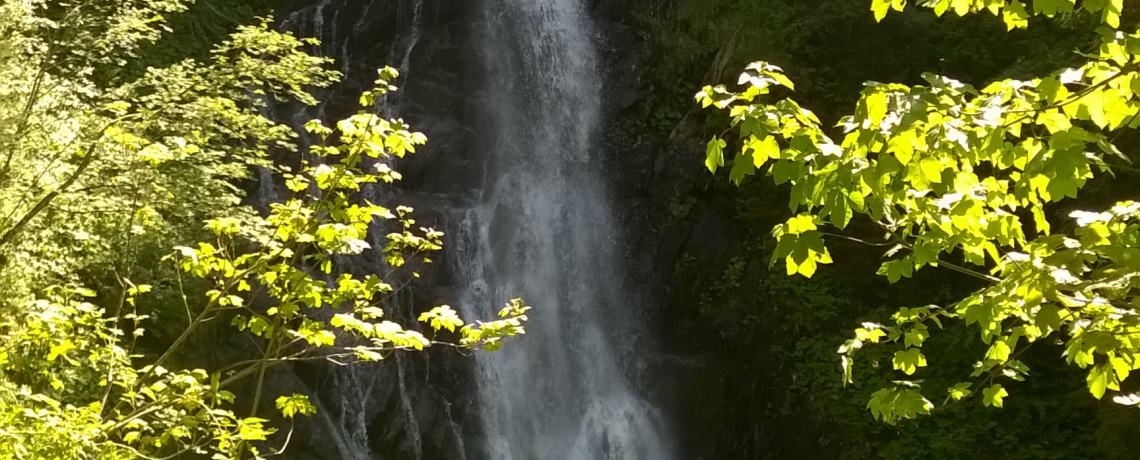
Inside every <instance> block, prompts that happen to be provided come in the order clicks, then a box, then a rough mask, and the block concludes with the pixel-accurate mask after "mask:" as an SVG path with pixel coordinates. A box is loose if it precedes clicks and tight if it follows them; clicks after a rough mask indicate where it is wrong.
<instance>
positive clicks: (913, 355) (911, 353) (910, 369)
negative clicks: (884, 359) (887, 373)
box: [891, 348, 926, 375]
mask: <svg viewBox="0 0 1140 460" xmlns="http://www.w3.org/2000/svg"><path fill="white" fill-rule="evenodd" d="M891 363H892V364H893V365H894V367H895V369H897V370H901V371H903V373H905V374H906V375H913V374H914V372H915V371H916V370H917V369H918V368H920V367H926V356H923V354H922V352H921V351H919V349H917V348H908V349H907V350H905V351H903V350H899V351H896V352H895V357H894V359H892V360H891Z"/></svg>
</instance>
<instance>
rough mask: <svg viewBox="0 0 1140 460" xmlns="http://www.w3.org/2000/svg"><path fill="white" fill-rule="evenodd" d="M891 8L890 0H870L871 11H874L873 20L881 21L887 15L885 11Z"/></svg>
mask: <svg viewBox="0 0 1140 460" xmlns="http://www.w3.org/2000/svg"><path fill="white" fill-rule="evenodd" d="M890 10H891V0H873V1H872V2H871V12H873V13H875V22H879V21H882V20H883V18H885V17H887V12H888V11H890Z"/></svg>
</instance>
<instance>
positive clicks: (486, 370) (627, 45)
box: [235, 0, 837, 460]
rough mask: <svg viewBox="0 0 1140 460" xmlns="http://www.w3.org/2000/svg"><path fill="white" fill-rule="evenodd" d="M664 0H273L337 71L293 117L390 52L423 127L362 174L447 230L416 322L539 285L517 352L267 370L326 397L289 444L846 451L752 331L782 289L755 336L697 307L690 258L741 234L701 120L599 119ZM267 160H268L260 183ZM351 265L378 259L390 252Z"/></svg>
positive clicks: (663, 455)
mask: <svg viewBox="0 0 1140 460" xmlns="http://www.w3.org/2000/svg"><path fill="white" fill-rule="evenodd" d="M671 4H672V2H664V1H663V0H653V1H649V2H644V1H640V0H639V1H636V2H635V1H632V0H583V1H582V2H581V3H579V2H576V1H573V0H477V1H464V2H456V1H444V0H295V1H293V2H292V3H291V4H289V5H288V6H287V7H286V8H284V9H283V10H280V11H279V12H278V13H277V17H278V18H281V20H282V21H281V26H282V27H283V28H286V29H288V30H291V31H293V32H294V33H296V34H297V35H299V36H314V37H317V38H320V39H321V40H322V44H321V45H320V48H319V50H315V51H318V52H320V53H321V54H324V55H326V56H330V57H333V58H335V59H336V60H337V63H336V65H337V66H339V67H340V69H341V70H342V71H343V72H344V73H345V75H346V77H345V79H344V81H343V82H342V83H341V84H339V85H338V86H337V87H336V88H333V89H331V90H329V91H326V92H324V93H323V94H319V95H318V96H319V97H320V98H321V99H323V100H324V101H326V105H324V106H322V108H321V109H320V111H319V112H317V111H316V110H314V109H308V108H302V107H292V106H289V107H277V108H275V114H276V116H277V117H278V118H280V119H283V120H290V121H292V122H294V123H297V124H299V123H302V122H303V121H305V120H308V119H310V118H318V117H319V118H322V119H325V120H335V119H339V118H340V117H344V116H346V115H348V114H350V113H353V112H355V111H356V110H357V108H356V107H357V106H356V97H357V96H358V95H359V93H360V92H361V91H363V90H365V89H368V88H369V87H370V86H371V83H372V81H373V80H374V79H375V77H376V74H375V69H377V68H379V67H381V66H384V65H391V66H393V67H397V68H398V69H399V70H400V71H401V74H402V77H401V82H400V83H402V84H401V86H402V87H401V91H400V92H399V93H397V94H396V95H393V96H392V97H390V99H389V100H387V101H385V103H384V104H383V105H382V107H383V109H382V110H384V111H385V113H386V115H390V116H398V117H402V118H404V119H405V121H407V122H408V123H409V124H410V125H411V126H412V127H413V128H414V129H416V130H418V131H422V132H423V133H425V134H426V135H427V137H428V139H429V142H428V145H427V146H426V147H425V148H421V149H420V150H419V151H417V152H416V154H414V155H412V156H410V157H409V158H408V159H406V160H402V161H401V162H400V163H399V165H398V169H399V170H400V171H401V172H402V173H403V175H404V177H405V180H404V181H403V182H402V183H401V184H399V186H398V187H396V188H384V189H381V188H377V189H374V190H370V191H368V193H370V194H371V196H370V198H372V199H374V200H375V201H377V202H381V203H384V202H395V203H400V204H408V205H411V206H413V207H415V208H417V214H418V217H417V220H418V222H419V223H421V224H426V225H429V226H434V227H436V228H440V229H443V230H444V231H445V232H446V233H447V234H448V235H449V236H448V237H445V240H444V243H445V246H447V248H446V249H445V254H444V257H443V258H442V259H443V260H442V263H439V264H437V266H436V267H435V268H432V269H430V270H427V271H425V272H424V275H425V276H424V277H423V278H422V279H420V280H418V281H417V282H415V283H413V285H412V288H411V289H409V290H407V291H405V292H404V293H403V294H402V295H401V298H400V299H399V300H400V301H399V302H398V305H393V306H390V310H391V311H390V312H389V314H390V315H392V316H394V317H397V318H401V319H403V320H404V323H406V324H407V323H410V322H411V319H414V313H415V312H417V311H421V310H423V309H425V308H427V307H430V306H434V305H438V304H442V303H451V304H453V305H457V303H458V302H465V303H467V304H468V305H465V306H463V307H460V308H462V309H463V313H464V314H465V317H467V318H468V319H469V320H473V319H479V318H486V317H487V316H488V313H489V312H490V310H491V307H493V306H495V305H500V304H501V303H502V302H503V301H505V300H506V299H507V298H509V297H506V296H514V295H522V296H524V297H526V298H527V300H528V301H529V303H531V304H534V305H535V306H536V310H535V312H534V317H535V321H536V323H535V324H533V325H532V328H531V329H530V331H531V334H529V335H528V336H527V337H526V339H525V340H520V341H517V342H516V343H512V344H511V345H512V346H511V347H508V349H507V350H505V351H504V352H501V353H504V355H503V357H499V356H491V357H488V356H480V357H470V356H461V355H459V354H458V353H455V352H453V351H448V350H433V351H432V352H429V353H417V354H409V355H399V354H398V355H394V357H392V358H390V359H389V360H387V361H386V362H383V363H379V364H372V365H367V366H357V367H339V366H335V365H329V364H309V365H298V366H294V367H291V368H282V369H278V370H276V371H275V373H274V374H273V375H271V376H270V377H271V378H269V379H267V381H268V382H270V383H269V388H267V391H270V392H271V393H270V394H273V393H288V392H305V393H308V394H311V395H316V397H315V398H314V401H315V402H316V403H317V404H318V406H319V407H318V410H319V414H320V415H319V416H317V417H315V418H312V419H307V420H299V421H298V422H297V423H298V424H297V426H296V427H295V433H296V434H294V436H293V440H292V442H291V444H290V446H289V448H288V450H287V452H286V454H285V456H284V457H285V458H290V459H298V460H301V459H305V460H307V459H314V460H315V459H344V460H370V459H393V458H400V459H445V458H446V459H456V458H459V459H472V460H481V459H491V458H495V459H502V458H506V459H515V460H532V459H533V460H538V459H554V458H557V459H582V460H585V459H645V460H671V459H678V460H683V459H723V458H764V459H767V458H832V457H835V456H837V452H836V450H835V449H836V448H837V446H836V445H834V444H832V443H831V442H830V441H829V439H828V438H827V437H826V436H824V435H823V433H825V432H826V426H825V423H824V422H823V419H822V418H821V416H820V415H818V414H816V413H815V412H814V411H813V410H812V409H811V407H812V405H811V404H810V402H804V401H796V400H795V398H793V397H792V396H790V393H787V392H785V391H784V390H782V389H783V388H785V387H786V386H787V385H788V383H789V382H788V379H789V376H788V375H786V374H787V373H786V372H785V371H782V370H781V369H782V364H781V363H780V362H779V359H778V358H776V357H770V358H767V359H766V362H765V363H764V364H765V365H764V366H763V368H759V367H757V363H756V362H755V360H753V359H752V358H751V357H752V356H753V355H755V352H754V351H753V350H742V349H741V347H744V346H747V347H758V348H762V347H766V346H768V347H770V346H772V345H774V344H775V343H777V342H778V341H779V340H782V339H784V338H786V337H787V335H788V332H786V331H782V330H779V327H778V326H777V325H778V324H779V323H780V322H779V321H777V320H776V318H778V317H779V316H778V315H779V314H780V313H779V312H778V311H775V309H773V310H772V311H763V312H755V314H758V315H769V314H770V315H771V318H770V319H767V320H766V319H760V320H759V321H762V322H763V321H768V322H767V323H766V324H769V325H770V326H767V328H765V327H761V328H760V329H761V330H764V331H765V334H764V336H765V337H767V338H765V339H762V340H761V341H760V342H756V341H752V340H742V339H740V338H738V337H733V336H732V333H733V332H732V331H733V328H732V327H731V324H732V323H734V322H737V321H740V320H741V319H740V318H731V317H726V318H724V321H723V323H722V324H705V323H702V322H701V321H700V320H699V319H698V318H697V316H696V315H695V314H693V313H692V312H693V311H694V308H693V307H692V305H695V304H697V303H698V302H699V300H698V297H699V295H700V292H701V287H700V286H698V285H695V284H694V283H693V282H692V281H691V280H693V279H696V273H697V272H699V271H702V270H705V271H707V270H709V269H710V267H715V269H716V270H720V269H721V268H722V267H723V266H724V265H725V264H727V263H728V261H729V260H730V259H732V258H733V257H735V256H736V255H738V254H739V253H740V251H741V247H742V245H743V244H745V234H746V231H745V230H742V229H739V228H736V227H735V224H734V223H733V221H732V219H731V216H732V215H733V213H734V212H735V210H734V209H733V204H732V202H731V201H730V200H729V199H727V198H725V196H724V195H723V194H720V193H718V192H716V191H715V188H713V187H711V186H710V183H709V180H710V178H709V177H707V174H702V170H701V163H702V161H703V151H702V148H701V146H702V144H701V142H700V141H699V140H697V139H691V138H686V137H685V136H675V137H674V138H672V139H669V138H666V137H664V136H661V137H654V136H647V135H642V136H638V137H637V138H634V139H625V140H624V141H622V142H613V141H611V142H603V138H606V137H608V136H607V134H608V131H609V129H608V128H611V127H613V126H616V125H618V124H620V123H622V122H623V121H624V120H625V119H626V118H628V117H629V116H631V115H629V113H627V112H628V110H627V109H629V108H630V107H632V106H635V105H636V104H638V103H639V102H640V101H641V100H642V99H643V98H644V97H645V96H646V94H647V93H648V91H649V90H650V88H649V87H648V86H647V83H646V82H647V77H646V76H647V75H648V72H649V70H650V66H651V65H652V64H653V58H654V53H653V39H652V37H651V36H650V35H649V34H648V33H647V32H645V31H643V30H639V29H638V28H637V27H635V26H634V25H633V24H634V22H633V21H632V20H631V19H630V18H629V17H628V14H629V12H630V11H632V9H633V8H668V7H670V5H671ZM573 21H580V24H577V25H571V24H572V22H573ZM570 29H575V30H570ZM527 34H530V35H527ZM528 37H533V40H534V41H533V42H528V41H527V40H528ZM496 40H499V43H498V44H490V43H493V42H495V41H496ZM573 47H578V48H580V49H577V48H575V49H571V48H573ZM587 52H588V56H587V55H586V54H584V53H587ZM583 60H585V61H583ZM560 66H561V67H560ZM575 66H577V68H574V67H575ZM562 67H571V71H569V72H568V71H565V69H564V68H562ZM583 70H586V72H585V73H583ZM526 72H529V73H526ZM544 86H545V87H544ZM585 112H590V113H585ZM571 125H583V126H571ZM548 150H558V151H559V152H560V153H558V154H557V155H554V156H553V157H545V156H543V155H546V154H548V153H549V152H548ZM528 155H529V157H528ZM295 160H296V159H282V161H295ZM518 165H522V166H518ZM274 180H275V179H273V178H272V177H269V176H264V177H263V182H264V183H262V184H260V185H259V190H260V191H261V192H260V198H259V199H261V200H269V199H271V197H272V195H273V193H272V192H273V191H274V186H273V182H274ZM512 196H513V197H514V198H511V197H512ZM679 210H680V211H683V212H680V211H679ZM544 212H548V213H549V215H543V213H544ZM373 243H374V245H375V244H377V243H378V242H373ZM481 251H482V252H481ZM488 251H489V252H490V253H492V254H490V255H488V254H487V252H488ZM473 264H474V265H473ZM349 265H350V266H351V267H352V268H351V270H352V271H354V272H361V273H368V272H372V271H376V270H377V267H380V266H381V261H379V260H372V259H369V258H367V257H363V258H360V259H359V260H352V261H349ZM748 265H749V266H750V267H755V266H761V265H760V263H759V262H757V263H749V264H748ZM535 273H538V274H537V275H535ZM519 279H523V281H519ZM583 299H585V300H583ZM544 308H548V309H551V310H549V312H544ZM544 314H545V315H547V318H543V315H544ZM555 338H557V339H555ZM235 346H238V347H240V345H238V344H235ZM512 347H513V348H518V349H519V350H511V349H510V348H512ZM510 353H514V354H510ZM743 356H748V357H749V358H747V359H743V358H742V357H743ZM500 393H501V394H500ZM793 408H794V409H793ZM267 410H268V408H267Z"/></svg>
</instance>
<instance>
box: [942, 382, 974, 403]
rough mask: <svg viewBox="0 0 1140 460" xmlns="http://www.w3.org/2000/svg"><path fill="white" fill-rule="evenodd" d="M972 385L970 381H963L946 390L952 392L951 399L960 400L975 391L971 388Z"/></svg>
mask: <svg viewBox="0 0 1140 460" xmlns="http://www.w3.org/2000/svg"><path fill="white" fill-rule="evenodd" d="M971 386H973V385H971V384H970V383H969V382H961V383H956V384H954V386H952V387H950V389H948V390H946V391H947V392H949V393H950V399H953V400H955V401H960V400H962V398H965V397H967V396H969V395H970V393H973V390H970V387H971Z"/></svg>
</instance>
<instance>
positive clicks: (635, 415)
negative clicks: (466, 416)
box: [451, 0, 670, 460]
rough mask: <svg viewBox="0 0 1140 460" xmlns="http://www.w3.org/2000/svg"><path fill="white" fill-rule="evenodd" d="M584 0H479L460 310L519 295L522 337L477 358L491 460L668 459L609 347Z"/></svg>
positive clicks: (609, 255)
mask: <svg viewBox="0 0 1140 460" xmlns="http://www.w3.org/2000/svg"><path fill="white" fill-rule="evenodd" d="M579 1H580V0H485V1H483V2H482V3H483V8H484V10H483V15H484V17H483V18H482V20H481V23H482V28H481V31H480V33H479V40H480V47H481V49H482V58H483V61H484V64H485V67H486V71H487V77H488V78H487V87H486V88H485V91H486V94H487V97H486V98H485V101H484V104H482V107H483V110H484V111H485V113H483V114H481V115H482V117H483V118H484V119H485V120H488V121H487V126H484V127H483V129H484V132H486V133H488V134H489V135H491V136H493V142H490V143H489V145H490V149H491V160H490V161H491V165H490V166H489V168H488V172H489V174H488V177H489V178H490V179H489V181H490V182H489V183H488V184H487V185H486V190H485V191H484V196H483V204H482V205H481V206H480V207H478V208H477V209H475V210H473V211H471V212H469V213H467V216H466V219H465V221H464V222H463V223H462V224H460V225H459V226H458V227H457V228H456V229H454V231H453V233H452V235H453V236H452V240H451V241H452V243H451V244H453V245H454V246H453V249H452V250H453V251H455V257H453V258H452V260H453V263H454V264H455V266H454V268H455V271H456V272H458V278H459V279H460V280H461V282H465V283H466V285H467V289H466V291H465V294H464V297H465V298H464V299H463V300H464V304H465V305H468V306H469V307H467V308H468V311H467V312H465V313H467V314H468V315H469V316H474V317H486V316H487V315H488V314H490V313H491V312H490V311H487V310H479V309H478V308H473V307H470V306H472V305H478V306H484V307H483V308H486V307H485V306H489V305H498V304H501V302H502V300H504V299H507V298H510V297H513V296H522V297H524V298H525V299H526V301H527V302H528V304H531V305H534V306H535V307H536V308H535V310H534V311H533V314H532V315H531V316H532V322H531V323H530V324H529V326H528V330H529V331H530V333H529V334H528V335H527V336H526V337H525V338H523V339H522V340H519V341H517V342H515V343H512V344H510V345H509V346H508V347H506V348H505V349H504V350H502V351H500V352H497V353H494V354H488V355H482V356H481V357H480V358H479V389H478V390H479V394H478V396H479V407H478V410H479V414H480V417H481V420H482V425H483V426H482V430H483V432H484V433H485V436H486V440H485V451H484V452H482V454H483V455H485V456H486V457H487V458H492V459H496V460H540V459H541V460H545V459H558V460H607V459H608V460H617V459H630V460H632V459H639V460H666V459H669V458H670V450H669V448H668V447H667V446H666V444H665V439H667V436H665V435H664V433H663V431H664V430H663V428H662V427H661V426H660V423H659V422H658V420H659V417H657V414H656V413H655V411H654V410H653V409H652V408H651V407H650V406H649V405H647V404H646V403H645V402H643V401H641V400H640V399H638V398H637V397H636V395H635V394H634V393H633V391H632V390H631V389H630V388H629V386H628V383H627V379H626V377H625V375H624V373H623V369H621V367H620V366H619V365H618V363H617V361H616V360H615V359H614V356H613V349H614V347H613V344H612V342H611V340H612V339H613V337H611V335H612V334H611V333H612V332H614V331H613V329H611V328H608V327H604V326H608V323H610V322H611V321H614V320H616V315H613V314H612V313H609V314H608V312H612V311H613V310H615V309H623V308H636V306H633V305H630V303H631V302H629V297H630V296H628V295H626V293H624V292H623V286H622V278H623V277H622V269H621V263H620V261H619V260H618V257H617V255H616V252H617V251H616V248H615V247H614V246H615V245H614V240H615V236H616V231H615V228H614V223H613V217H612V216H611V213H612V211H611V209H610V203H609V200H608V197H607V196H606V193H605V186H604V182H603V181H602V179H601V171H599V170H598V169H599V168H598V166H597V164H598V160H599V158H597V157H596V156H594V155H593V153H594V151H595V148H594V147H595V144H594V141H593V137H594V136H593V135H594V130H595V128H596V126H597V124H598V123H599V113H600V106H601V101H600V99H601V92H600V82H599V79H598V77H597V68H596V66H597V62H596V56H595V51H594V49H593V43H592V40H591V31H590V29H589V25H588V23H587V18H586V16H585V13H584V11H583V7H582V5H581V4H580V3H579Z"/></svg>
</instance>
